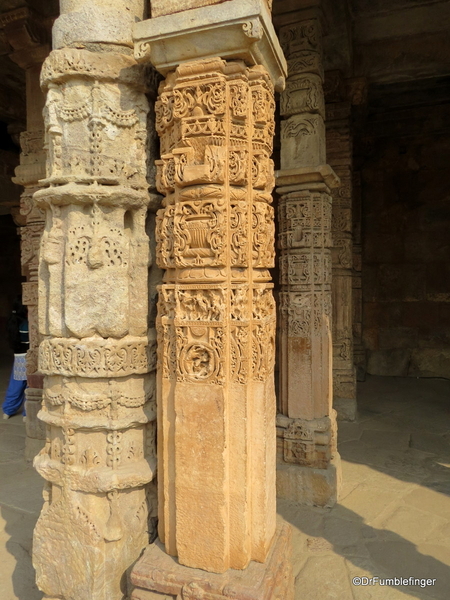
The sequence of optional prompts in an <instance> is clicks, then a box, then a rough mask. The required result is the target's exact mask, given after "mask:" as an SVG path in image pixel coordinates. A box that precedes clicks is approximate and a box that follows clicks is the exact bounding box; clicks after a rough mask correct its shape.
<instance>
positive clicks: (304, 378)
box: [276, 11, 340, 506]
mask: <svg viewBox="0 0 450 600" xmlns="http://www.w3.org/2000/svg"><path fill="white" fill-rule="evenodd" d="M301 14H302V13H294V14H287V15H285V16H281V17H280V16H279V21H280V23H281V25H282V26H281V29H280V41H281V43H282V46H283V50H284V52H285V55H286V56H287V59H288V80H287V82H286V90H285V91H284V92H283V93H282V95H281V104H280V112H281V116H282V121H281V170H280V171H279V172H278V173H277V174H276V177H277V186H278V188H277V192H278V194H279V195H280V201H279V237H278V247H279V250H280V284H281V285H280V311H279V318H280V330H281V335H280V354H279V364H280V389H279V412H280V413H281V414H280V415H279V417H278V420H277V423H278V436H279V450H280V452H279V463H280V464H279V465H278V472H277V493H278V495H279V496H280V497H285V498H291V499H295V500H296V501H298V502H302V503H306V504H316V505H319V506H331V505H333V504H334V503H335V502H336V498H337V493H338V489H339V484H340V458H339V454H338V453H337V451H336V413H335V411H334V410H333V408H332V346H331V317H332V314H331V313H332V309H331V306H332V302H331V245H332V239H331V196H330V188H331V187H335V186H336V184H337V183H338V181H339V180H338V178H337V177H336V175H335V174H334V172H333V170H332V169H331V168H330V167H329V166H328V165H327V164H326V152H325V125H324V97H323V89H322V84H323V71H322V53H321V48H322V41H321V37H322V33H321V23H320V14H319V13H317V12H315V11H310V12H309V14H308V18H306V19H305V20H299V19H300V18H301Z"/></svg>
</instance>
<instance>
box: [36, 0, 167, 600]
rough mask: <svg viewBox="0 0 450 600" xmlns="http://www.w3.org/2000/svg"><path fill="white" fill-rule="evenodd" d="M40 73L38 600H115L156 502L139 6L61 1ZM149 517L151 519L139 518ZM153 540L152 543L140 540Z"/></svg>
mask: <svg viewBox="0 0 450 600" xmlns="http://www.w3.org/2000/svg"><path fill="white" fill-rule="evenodd" d="M60 5H61V16H60V17H59V18H58V20H57V21H56V24H55V26H54V30H53V47H54V50H53V51H52V52H51V54H50V56H49V57H48V58H47V60H46V61H45V63H44V65H43V68H42V73H41V83H42V87H43V89H44V91H45V92H46V94H47V96H46V105H45V144H46V150H47V172H46V178H45V179H44V180H42V182H41V183H42V185H43V186H44V188H43V189H41V190H39V191H37V192H36V193H35V195H34V200H35V202H36V204H37V205H38V206H39V207H40V208H41V209H42V210H44V211H45V218H46V221H45V230H44V234H43V238H42V243H41V249H40V259H39V331H40V334H41V335H42V336H43V339H42V342H41V344H40V347H39V370H40V372H41V373H43V374H44V375H45V379H44V399H43V408H42V410H41V412H40V413H39V417H40V419H41V420H42V421H44V422H45V423H46V427H47V439H46V445H45V447H44V449H43V450H42V452H41V453H40V454H39V455H38V456H37V457H36V458H35V462H34V464H35V467H36V469H37V470H38V472H39V473H40V474H41V475H42V476H43V477H44V478H45V479H46V482H47V483H46V487H45V492H44V499H45V502H44V507H43V509H42V512H41V515H40V517H39V519H38V522H37V525H36V529H35V532H34V542H33V564H34V567H35V569H36V575H37V585H38V587H39V588H40V589H41V590H42V591H43V592H44V598H46V599H48V600H54V599H56V598H57V599H58V600H87V599H89V600H122V599H123V598H125V597H127V594H128V592H127V576H126V572H127V569H128V568H129V567H130V566H131V565H132V564H133V563H134V562H135V560H136V559H137V558H138V556H139V554H140V553H141V551H142V549H143V548H144V547H145V546H146V545H147V544H148V541H149V525H151V523H149V516H151V508H152V505H153V503H154V500H153V494H154V490H153V488H152V484H151V482H152V480H153V478H154V474H155V471H156V456H155V454H156V453H155V418H156V406H155V372H154V369H155V366H156V349H155V335H154V330H153V331H152V330H149V329H148V287H147V282H148V267H149V259H150V257H149V241H148V237H147V235H146V233H145V222H146V213H147V205H148V203H149V200H150V196H149V194H148V191H147V187H148V184H147V181H146V150H145V149H146V127H147V111H148V105H147V100H146V98H145V95H144V91H145V90H144V77H143V72H142V69H141V68H140V67H139V66H137V65H136V62H135V60H134V58H133V57H132V50H131V47H132V41H131V26H132V23H133V22H134V21H135V19H140V18H142V17H143V6H144V2H140V1H137V0H136V1H134V2H127V3H126V7H125V4H124V3H123V2H122V1H118V0H117V1H116V2H114V0H108V2H105V1H104V0H95V1H93V0H89V1H87V0H86V1H83V0H61V2H60ZM149 509H150V510H149ZM150 533H151V532H150Z"/></svg>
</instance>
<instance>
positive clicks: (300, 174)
mask: <svg viewBox="0 0 450 600" xmlns="http://www.w3.org/2000/svg"><path fill="white" fill-rule="evenodd" d="M275 180H276V186H277V193H278V194H286V193H289V192H290V191H294V190H295V188H296V186H299V185H310V184H325V186H326V187H328V188H330V189H334V188H337V187H339V185H340V183H341V182H340V179H339V177H338V176H337V175H336V173H335V172H334V171H333V169H332V168H331V167H330V165H318V166H317V167H315V168H311V167H299V168H297V169H283V170H280V171H275ZM291 188H292V189H291Z"/></svg>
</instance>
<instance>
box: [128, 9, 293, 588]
mask: <svg viewBox="0 0 450 600" xmlns="http://www.w3.org/2000/svg"><path fill="white" fill-rule="evenodd" d="M249 6H250V8H251V9H252V10H254V12H250V13H245V12H244V14H243V11H244V10H248V9H249ZM190 12H191V13H193V15H192V17H190V16H189V13H190ZM192 23H195V26H194V29H193V28H192ZM135 33H136V38H137V43H136V53H137V55H138V56H139V57H140V59H141V60H145V59H146V56H147V53H148V56H149V58H150V60H152V61H153V62H154V65H155V67H156V68H157V69H158V70H159V71H160V72H161V73H163V74H164V75H166V80H165V82H164V83H163V84H162V85H161V86H160V95H159V100H158V102H157V104H156V115H157V121H156V127H157V130H158V132H159V134H160V137H161V160H160V161H158V162H157V166H158V187H159V190H160V191H161V192H162V193H164V195H165V200H164V202H163V206H164V208H163V209H162V210H161V211H160V212H159V213H158V224H157V240H158V247H157V259H158V262H159V264H160V266H161V267H162V268H164V269H165V275H164V283H163V285H162V286H161V288H160V294H159V298H160V299H159V307H158V321H157V323H158V354H159V358H158V486H159V538H160V541H161V542H162V544H164V546H165V550H166V553H167V554H166V553H165V552H164V551H163V550H162V547H161V546H158V545H155V546H154V547H152V548H149V549H148V550H147V551H146V554H145V555H144V557H143V559H141V561H139V562H138V564H137V565H136V567H135V568H134V570H133V573H132V581H133V583H135V584H136V585H137V586H138V588H137V589H136V590H135V591H134V592H133V596H132V597H133V598H134V599H138V598H139V599H140V598H151V597H153V596H152V595H148V594H149V592H152V593H153V592H159V593H164V594H166V595H168V596H169V597H171V598H172V597H175V596H176V597H177V598H185V599H187V598H205V600H206V599H213V598H214V599H216V600H219V598H225V597H233V598H246V599H247V598H248V599H249V600H251V599H253V598H255V599H256V598H268V599H269V598H274V599H275V598H281V597H282V598H291V597H292V588H291V577H290V566H289V562H288V560H289V559H288V556H286V554H288V548H287V545H288V530H287V529H286V527H285V526H283V527H281V528H280V529H279V530H278V532H277V533H276V506H275V501H276V498H275V467H276V463H275V442H276V437H275V390H274V380H273V368H274V349H275V303H274V299H273V294H272V287H273V284H272V283H271V282H270V274H269V271H268V269H269V268H271V267H273V266H274V246H273V243H274V221H273V216H274V215H273V208H272V206H271V202H272V198H271V191H272V188H273V185H274V177H273V163H272V161H271V160H270V155H271V152H272V138H273V133H274V122H273V112H274V108H275V102H274V96H273V88H274V83H276V84H280V81H279V80H280V77H282V75H283V58H282V55H281V49H280V48H279V46H278V42H277V40H276V38H274V37H271V36H273V28H272V25H271V22H270V15H269V13H268V10H267V7H266V5H265V4H263V3H260V2H252V3H246V4H244V6H242V4H241V2H240V1H239V0H236V1H230V2H227V3H224V4H221V5H219V6H217V7H206V8H202V9H200V8H199V9H196V10H192V11H186V12H185V13H178V14H176V15H173V16H171V15H166V16H160V17H158V18H156V19H151V20H150V21H148V22H145V23H142V24H139V25H138V26H137V27H136V29H135ZM189 36H192V40H191V39H190V38H189ZM191 41H192V43H189V42H191ZM269 42H270V44H269ZM199 54H200V55H199ZM221 56H225V57H227V58H228V60H223V59H222V58H221ZM235 56H237V57H239V58H241V59H242V58H243V59H245V62H244V60H231V59H233V58H234V57H235ZM255 63H256V64H255ZM177 65H178V66H177ZM174 67H176V69H175V71H173V70H172V69H174ZM169 555H172V556H177V557H178V564H177V563H175V562H174V561H173V559H171V558H170V556H169ZM251 561H257V562H259V563H265V564H260V565H257V564H255V563H252V564H251V565H250V563H251ZM249 565H250V566H249ZM247 567H248V569H247ZM199 569H202V570H203V571H208V572H210V574H207V573H205V572H203V574H202V572H201V571H199ZM234 569H247V570H246V571H245V573H244V574H237V573H236V571H234Z"/></svg>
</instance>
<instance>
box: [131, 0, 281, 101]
mask: <svg viewBox="0 0 450 600" xmlns="http://www.w3.org/2000/svg"><path fill="white" fill-rule="evenodd" d="M134 39H135V56H136V58H137V60H139V61H143V60H145V61H148V60H151V62H152V64H153V65H154V66H155V68H156V69H157V70H158V71H159V72H160V73H162V74H163V75H166V74H167V73H168V72H169V71H171V70H173V69H175V68H176V66H177V65H178V64H179V63H180V62H181V61H188V60H199V59H206V58H214V57H216V56H221V57H223V58H225V59H228V60H229V59H240V60H244V61H245V62H246V64H247V65H249V66H251V65H262V66H263V67H265V68H266V69H267V72H268V73H269V76H270V78H271V80H272V83H273V85H274V86H275V89H276V90H277V91H281V90H282V89H283V87H284V78H285V76H286V71H287V68H286V61H285V59H284V56H283V53H282V51H281V47H280V44H279V42H278V38H277V36H276V34H275V30H274V28H273V25H272V20H271V16H270V11H269V8H268V6H267V2H265V0H229V1H227V2H221V3H219V4H214V5H213V6H203V7H201V8H196V9H193V10H189V11H184V12H181V13H177V14H175V15H166V16H160V17H157V18H155V19H149V20H147V21H144V22H142V23H137V24H136V25H135V27H134ZM199 40H201V43H200V42H199Z"/></svg>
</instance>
